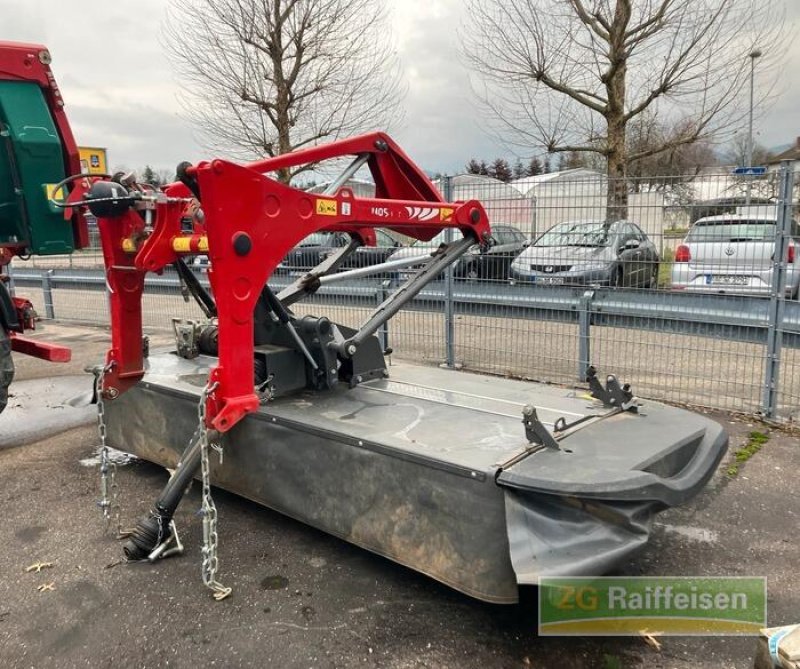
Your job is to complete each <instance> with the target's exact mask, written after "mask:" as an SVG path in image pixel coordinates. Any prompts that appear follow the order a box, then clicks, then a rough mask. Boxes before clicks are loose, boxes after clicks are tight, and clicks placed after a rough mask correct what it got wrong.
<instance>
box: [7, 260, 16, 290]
mask: <svg viewBox="0 0 800 669" xmlns="http://www.w3.org/2000/svg"><path fill="white" fill-rule="evenodd" d="M6 276H7V277H8V283H7V284H6V286H8V292H9V293H10V294H11V297H14V296H15V295H16V286H15V285H14V270H13V269H12V267H11V263H8V265H6Z"/></svg>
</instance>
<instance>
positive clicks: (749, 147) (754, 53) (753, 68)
mask: <svg viewBox="0 0 800 669" xmlns="http://www.w3.org/2000/svg"><path fill="white" fill-rule="evenodd" d="M747 57H748V58H750V117H749V127H748V132H747V167H752V166H753V102H754V101H753V93H754V88H755V78H756V77H755V75H756V58H760V57H761V49H753V50H752V51H751V52H750V53H749V54H747ZM751 179H752V175H748V179H747V204H748V205H749V204H750V192H751V190H752V182H751Z"/></svg>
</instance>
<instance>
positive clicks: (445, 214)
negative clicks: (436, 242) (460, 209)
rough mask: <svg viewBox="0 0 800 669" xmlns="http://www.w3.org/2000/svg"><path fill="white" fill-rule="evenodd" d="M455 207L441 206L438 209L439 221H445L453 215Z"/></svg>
mask: <svg viewBox="0 0 800 669" xmlns="http://www.w3.org/2000/svg"><path fill="white" fill-rule="evenodd" d="M454 211H455V209H448V208H447V207H443V208H442V209H440V210H439V220H440V221H447V220H450V218H451V217H452V216H453V212H454Z"/></svg>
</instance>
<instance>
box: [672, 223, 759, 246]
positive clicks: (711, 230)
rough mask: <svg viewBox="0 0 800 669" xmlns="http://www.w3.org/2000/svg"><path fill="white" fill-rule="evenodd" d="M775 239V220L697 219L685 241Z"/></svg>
mask: <svg viewBox="0 0 800 669" xmlns="http://www.w3.org/2000/svg"><path fill="white" fill-rule="evenodd" d="M771 239H775V221H747V220H724V219H722V220H719V221H698V222H697V223H695V224H694V227H693V228H692V229H691V230H690V231H689V234H688V235H687V236H686V241H687V242H752V241H764V240H771Z"/></svg>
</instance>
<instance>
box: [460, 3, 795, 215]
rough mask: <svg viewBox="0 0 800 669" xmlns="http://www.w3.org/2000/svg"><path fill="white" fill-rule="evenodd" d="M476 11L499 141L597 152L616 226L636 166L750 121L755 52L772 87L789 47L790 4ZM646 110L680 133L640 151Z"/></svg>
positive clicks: (473, 20)
mask: <svg viewBox="0 0 800 669" xmlns="http://www.w3.org/2000/svg"><path fill="white" fill-rule="evenodd" d="M467 2H468V9H469V11H468V24H467V28H466V29H465V32H466V35H465V46H464V51H465V55H466V57H467V59H468V61H469V62H470V64H471V65H472V66H473V67H474V68H475V69H476V70H477V72H478V73H479V74H480V75H481V78H482V80H483V89H482V91H481V93H482V97H483V99H484V101H485V103H486V105H487V106H488V108H489V109H490V110H492V112H493V116H494V118H496V119H497V120H498V122H499V126H498V130H499V132H501V133H502V135H504V136H505V137H506V138H508V137H509V133H510V136H511V139H512V141H513V143H515V144H516V145H518V146H519V145H522V146H525V147H527V148H531V147H544V148H546V149H547V150H548V151H549V152H551V153H552V152H588V153H595V154H600V155H601V156H602V157H603V158H604V160H605V162H606V167H607V171H608V175H609V177H610V178H609V180H608V182H609V190H608V216H609V217H619V216H624V215H625V213H626V204H627V186H626V184H625V176H626V170H627V167H628V165H630V164H631V163H633V162H635V161H637V160H643V159H645V158H648V157H649V156H652V155H655V154H658V153H661V152H665V151H670V150H673V149H675V148H677V147H678V146H682V145H687V144H692V143H694V142H696V141H698V140H700V139H703V138H708V137H712V136H714V135H715V134H716V133H719V132H720V131H721V130H722V129H726V128H727V129H730V128H731V127H736V126H737V124H740V123H741V121H742V119H743V114H744V111H745V109H744V106H745V105H744V104H743V103H745V102H746V98H747V96H746V95H743V94H742V93H743V89H744V88H745V87H746V86H747V84H748V82H749V73H750V64H751V63H750V59H749V58H748V54H750V53H751V52H752V50H753V49H754V48H755V47H756V46H760V47H761V49H763V51H764V57H762V58H760V59H759V61H758V68H759V73H760V75H761V76H760V81H761V82H762V84H765V79H766V77H765V76H764V74H765V70H767V69H769V67H770V61H772V63H773V65H774V63H775V60H776V58H777V57H779V55H782V47H781V44H782V42H783V40H784V39H785V38H786V33H785V30H784V23H783V20H782V11H783V7H784V4H785V0H758V1H754V0H467ZM774 70H775V68H774V67H773V71H774ZM763 88H764V86H762V90H763ZM645 112H650V113H654V114H657V115H658V116H659V117H662V118H666V119H669V121H670V124H671V126H672V127H673V128H674V129H675V130H676V132H673V133H670V134H669V135H668V136H666V137H665V138H664V142H663V143H661V144H658V145H649V146H648V147H647V148H645V149H643V150H639V151H636V150H632V149H630V147H629V144H628V142H627V141H626V131H627V128H628V126H629V124H630V123H631V122H632V121H634V120H635V119H636V118H637V116H639V115H640V114H643V113H645Z"/></svg>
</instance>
